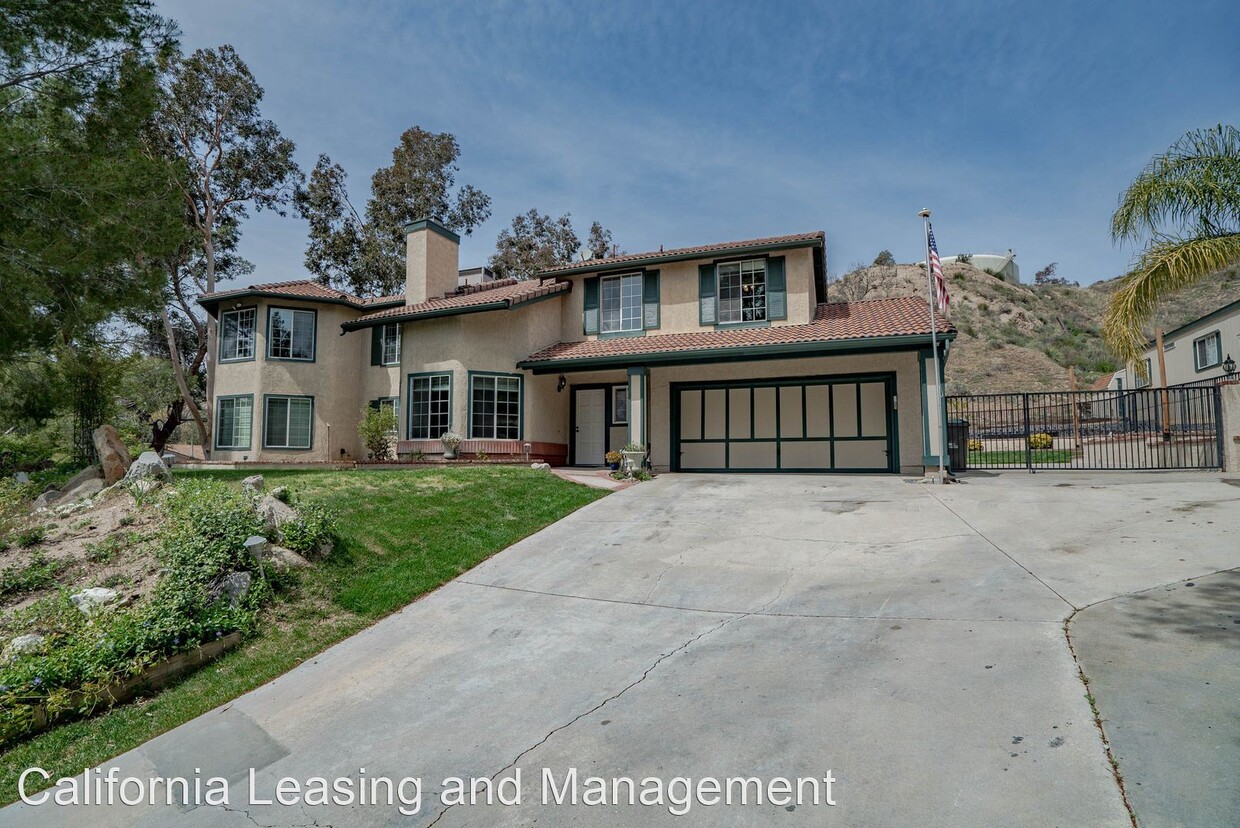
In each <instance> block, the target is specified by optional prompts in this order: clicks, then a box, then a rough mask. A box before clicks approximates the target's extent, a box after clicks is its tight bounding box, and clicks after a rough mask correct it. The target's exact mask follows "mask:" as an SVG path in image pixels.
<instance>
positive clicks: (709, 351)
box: [517, 334, 955, 374]
mask: <svg viewBox="0 0 1240 828" xmlns="http://www.w3.org/2000/svg"><path fill="white" fill-rule="evenodd" d="M951 336H953V337H954V336H955V334H952V335H951ZM651 339H656V340H657V338H655V337H651ZM929 342H930V335H929V334H917V335H913V336H875V337H863V338H859V339H838V340H828V341H821V340H820V341H816V342H794V343H789V344H786V345H745V346H740V347H732V348H706V349H701V350H694V351H663V352H658V351H656V352H647V353H644V354H640V353H639V354H615V355H610V356H602V357H578V358H575V359H548V360H531V359H525V360H522V361H520V362H518V363H517V367H518V368H521V369H525V370H531V371H533V372H534V373H535V374H548V373H552V372H556V371H588V370H593V369H595V368H602V367H627V366H630V365H702V364H706V365H709V364H713V363H717V362H749V361H756V360H762V359H782V358H785V357H789V356H792V357H814V356H840V355H843V354H859V353H886V352H890V351H907V350H911V349H912V348H913V347H914V346H918V347H920V346H924V345H927V344H929Z"/></svg>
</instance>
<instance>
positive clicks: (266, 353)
mask: <svg viewBox="0 0 1240 828" xmlns="http://www.w3.org/2000/svg"><path fill="white" fill-rule="evenodd" d="M277 310H286V311H290V312H293V313H312V314H314V336H313V337H311V340H310V358H309V359H300V358H298V357H273V356H272V355H271V312H272V311H277ZM294 318H296V317H294ZM263 341H264V342H265V343H266V347H264V348H263V359H265V360H266V361H267V362H304V363H307V364H309V363H313V362H318V360H319V312H318V311H317V310H316V309H314V308H290V307H285V306H283V305H268V306H267V327H266V328H265V329H264V330H263ZM289 343H290V345H291V344H292V339H291V334H290V340H289Z"/></svg>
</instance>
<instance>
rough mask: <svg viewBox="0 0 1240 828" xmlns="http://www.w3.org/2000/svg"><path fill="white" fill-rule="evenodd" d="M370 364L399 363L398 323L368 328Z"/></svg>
mask: <svg viewBox="0 0 1240 828" xmlns="http://www.w3.org/2000/svg"><path fill="white" fill-rule="evenodd" d="M370 364H371V365H399V364H400V323H399V322H393V323H391V324H389V325H379V326H377V327H374V328H371V329H370Z"/></svg>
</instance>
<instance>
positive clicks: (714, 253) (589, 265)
mask: <svg viewBox="0 0 1240 828" xmlns="http://www.w3.org/2000/svg"><path fill="white" fill-rule="evenodd" d="M824 246H825V240H824V238H823V237H822V236H816V237H814V238H809V239H796V240H791V241H783V242H771V243H766V244H752V245H745V246H743V247H728V248H723V249H720V250H710V251H705V252H697V253H667V254H656V255H654V256H650V257H647V258H641V259H630V260H628V261H624V262H615V263H612V264H608V263H606V260H600V261H598V262H583V263H581V264H580V265H576V266H574V267H571V268H566V269H564V270H543V271H540V272H539V273H537V274H535V276H536V278H539V279H544V278H550V277H553V276H580V275H582V274H583V273H610V272H612V271H615V270H637V269H640V268H642V267H647V266H649V265H655V264H668V263H670V262H689V261H693V260H694V259H717V258H719V257H720V256H728V257H731V256H744V255H747V254H749V253H763V252H766V251H769V250H793V249H796V248H798V247H824Z"/></svg>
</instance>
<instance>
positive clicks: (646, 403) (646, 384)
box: [625, 365, 650, 448]
mask: <svg viewBox="0 0 1240 828" xmlns="http://www.w3.org/2000/svg"><path fill="white" fill-rule="evenodd" d="M632 377H640V378H641V387H642V435H643V436H644V437H645V439H644V440H642V446H643V448H647V447H649V445H650V369H649V368H646V367H644V366H641V365H633V366H630V367H629V369H628V370H627V371H626V372H625V387H628V388H629V391H630V393H629V418H628V425H629V427H628V433H627V434H626V435H625V445H630V444H631V443H633V442H634V440H633V415H632V406H633V394H632V393H631V392H632V390H633V389H632V387H631V386H630V382H631V378H632Z"/></svg>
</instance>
